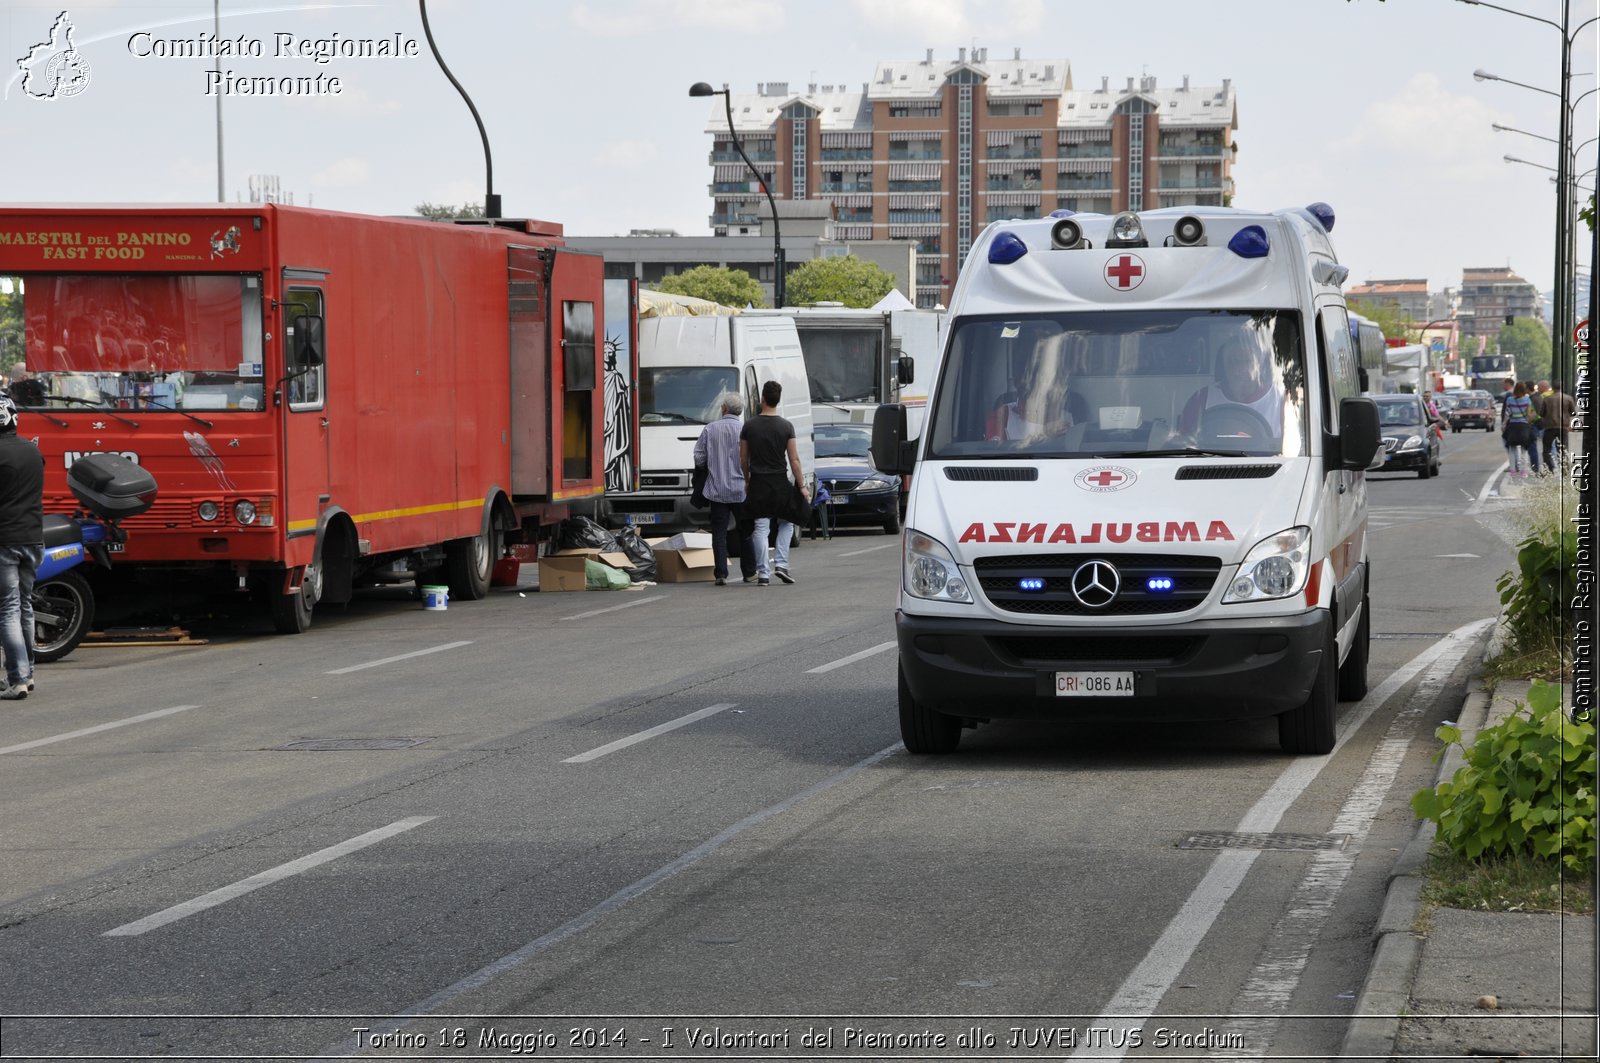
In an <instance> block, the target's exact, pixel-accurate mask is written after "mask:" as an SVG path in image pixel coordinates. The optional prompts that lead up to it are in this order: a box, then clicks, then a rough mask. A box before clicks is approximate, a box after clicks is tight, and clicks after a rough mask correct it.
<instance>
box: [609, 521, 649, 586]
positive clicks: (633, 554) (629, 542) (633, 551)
mask: <svg viewBox="0 0 1600 1063" xmlns="http://www.w3.org/2000/svg"><path fill="white" fill-rule="evenodd" d="M614 538H615V539H616V540H617V545H618V546H620V547H621V548H622V552H623V553H625V554H627V555H628V560H629V561H632V562H633V567H632V568H630V569H629V570H628V575H629V577H631V578H632V580H633V582H635V583H644V582H646V581H648V582H651V583H654V582H655V579H656V552H655V550H653V549H651V547H650V544H649V543H647V542H645V541H644V537H643V536H642V535H640V534H639V533H638V532H637V531H635V530H634V529H633V525H631V524H630V525H628V526H627V527H625V528H623V529H622V530H621V531H619V532H617V533H616V535H615V536H614Z"/></svg>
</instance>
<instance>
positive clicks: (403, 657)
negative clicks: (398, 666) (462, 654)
mask: <svg viewBox="0 0 1600 1063" xmlns="http://www.w3.org/2000/svg"><path fill="white" fill-rule="evenodd" d="M470 645H472V640H471V639H467V640H466V641H465V642H447V643H445V644H444V645H443V646H429V647H428V648H427V649H425V650H413V651H412V652H411V653H399V654H396V655H395V656H393V657H384V658H382V659H381V660H377V661H368V662H367V663H366V664H352V665H351V666H350V667H348V668H335V669H333V670H332V671H331V672H328V673H327V674H328V675H345V674H346V673H349V672H359V671H361V670H362V669H363V668H381V667H382V666H383V665H386V664H394V663H395V662H396V661H409V660H410V659H411V658H413V657H426V656H427V655H428V654H430V653H443V652H444V651H445V650H453V649H457V648H459V647H461V646H470Z"/></svg>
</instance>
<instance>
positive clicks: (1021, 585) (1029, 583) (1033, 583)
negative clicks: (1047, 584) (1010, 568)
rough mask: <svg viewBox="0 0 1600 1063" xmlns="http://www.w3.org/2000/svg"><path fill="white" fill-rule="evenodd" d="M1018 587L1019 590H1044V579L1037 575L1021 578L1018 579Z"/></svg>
mask: <svg viewBox="0 0 1600 1063" xmlns="http://www.w3.org/2000/svg"><path fill="white" fill-rule="evenodd" d="M1017 589H1018V590H1019V591H1042V590H1044V580H1042V579H1040V578H1039V577H1037V576H1029V577H1028V578H1027V579H1019V580H1017Z"/></svg>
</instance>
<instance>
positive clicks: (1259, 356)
mask: <svg viewBox="0 0 1600 1063" xmlns="http://www.w3.org/2000/svg"><path fill="white" fill-rule="evenodd" d="M1218 406H1244V407H1246V408H1247V409H1250V410H1253V411H1254V412H1255V413H1257V414H1259V415H1260V417H1261V419H1262V420H1264V421H1265V422H1266V424H1267V428H1268V429H1269V430H1270V431H1271V433H1272V434H1273V435H1274V436H1281V435H1282V434H1283V389H1282V388H1281V387H1280V386H1279V384H1278V381H1277V379H1276V378H1275V377H1274V375H1273V371H1272V352H1271V351H1269V350H1268V349H1266V348H1265V347H1263V346H1260V345H1258V344H1250V345H1248V346H1247V345H1245V344H1242V343H1240V342H1239V341H1238V340H1227V341H1225V342H1224V343H1223V344H1222V349H1221V350H1220V351H1219V352H1218V354H1217V380H1216V382H1215V383H1212V384H1206V385H1205V386H1203V387H1201V388H1200V389H1199V390H1198V391H1196V392H1195V393H1194V394H1193V395H1192V396H1190V398H1189V401H1188V402H1187V403H1186V404H1185V405H1184V407H1183V414H1182V416H1181V417H1180V418H1179V421H1178V423H1179V425H1180V427H1181V430H1182V431H1184V432H1188V433H1193V432H1196V431H1198V430H1199V427H1200V421H1201V419H1202V417H1203V416H1204V413H1205V411H1206V410H1209V409H1214V408H1216V407H1218Z"/></svg>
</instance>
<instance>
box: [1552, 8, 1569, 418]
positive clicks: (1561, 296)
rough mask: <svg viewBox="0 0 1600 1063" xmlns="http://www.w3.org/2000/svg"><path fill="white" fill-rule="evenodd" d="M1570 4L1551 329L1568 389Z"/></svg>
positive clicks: (1563, 17) (1563, 35)
mask: <svg viewBox="0 0 1600 1063" xmlns="http://www.w3.org/2000/svg"><path fill="white" fill-rule="evenodd" d="M1571 9H1572V0H1561V85H1560V90H1561V116H1560V119H1559V121H1560V123H1561V131H1560V132H1559V133H1557V134H1556V167H1557V169H1556V254H1555V262H1556V283H1555V292H1554V295H1555V307H1554V312H1555V317H1554V324H1555V328H1554V329H1552V330H1551V337H1550V338H1551V340H1552V341H1553V349H1555V350H1559V351H1560V352H1561V358H1560V361H1559V365H1558V371H1559V373H1560V374H1561V380H1562V382H1563V383H1565V384H1566V385H1567V386H1568V387H1571V386H1572V379H1573V370H1574V369H1575V366H1574V364H1573V358H1572V326H1573V324H1574V322H1573V320H1572V315H1571V314H1570V313H1568V310H1569V307H1570V297H1569V295H1568V284H1569V281H1568V273H1569V268H1568V267H1569V265H1570V262H1569V259H1568V257H1567V248H1568V241H1569V240H1570V239H1571V236H1570V234H1569V233H1568V232H1567V224H1568V218H1569V217H1570V216H1571V208H1570V201H1571V199H1572V189H1571V187H1570V185H1569V182H1570V181H1571V179H1572V168H1571V163H1570V159H1571V145H1572V113H1571V112H1570V111H1569V110H1568V109H1567V94H1568V90H1569V88H1570V84H1569V83H1570V82H1571V80H1572V42H1571V41H1570V40H1569V39H1568V38H1567V21H1568V16H1569V14H1570V13H1571Z"/></svg>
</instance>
